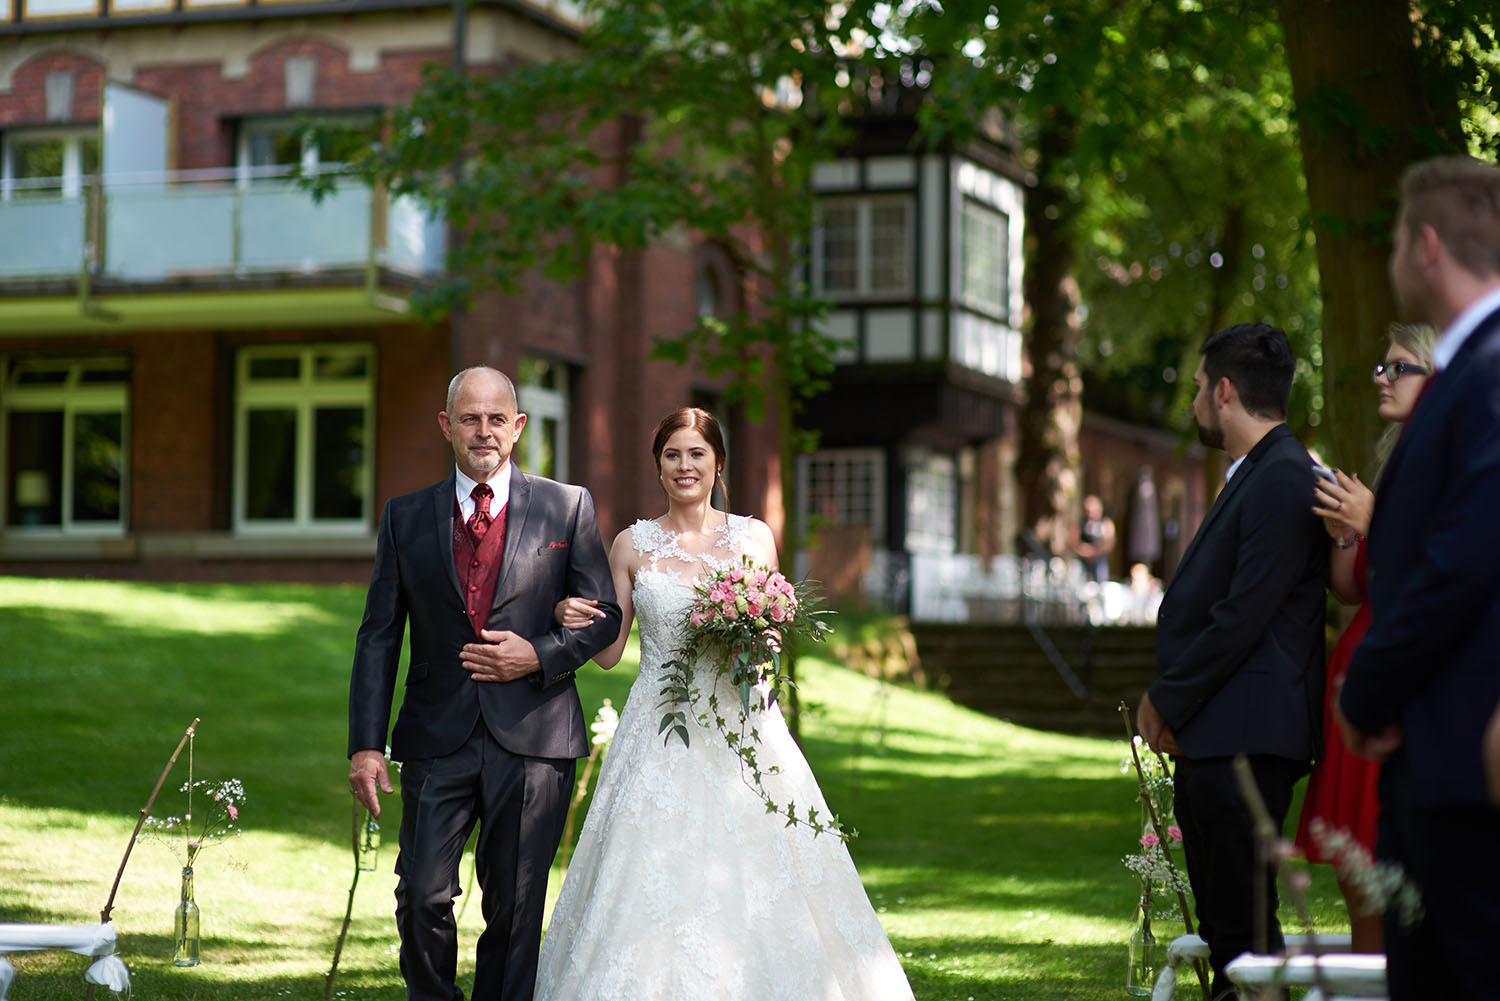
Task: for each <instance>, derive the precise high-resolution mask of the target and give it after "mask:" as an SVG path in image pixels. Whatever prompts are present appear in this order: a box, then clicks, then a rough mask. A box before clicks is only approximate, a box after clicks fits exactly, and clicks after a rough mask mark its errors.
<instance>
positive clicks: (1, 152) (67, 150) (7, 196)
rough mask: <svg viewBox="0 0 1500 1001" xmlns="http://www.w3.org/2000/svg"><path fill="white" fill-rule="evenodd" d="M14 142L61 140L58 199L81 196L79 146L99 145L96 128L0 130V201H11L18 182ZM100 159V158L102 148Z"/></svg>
mask: <svg viewBox="0 0 1500 1001" xmlns="http://www.w3.org/2000/svg"><path fill="white" fill-rule="evenodd" d="M17 139H23V140H29V139H42V140H47V139H52V140H57V139H61V140H62V143H63V165H62V169H63V172H62V177H61V178H60V179H59V180H60V181H61V184H60V186H59V188H60V191H61V196H62V197H63V198H68V199H73V198H78V197H80V196H82V194H83V181H84V178H85V176H86V175H85V174H84V172H83V148H82V145H81V144H82V142H83V141H84V140H86V139H93V140H94V141H95V142H96V143H97V142H98V141H99V127H98V126H97V125H94V126H76V125H73V126H66V127H52V128H36V129H30V128H28V129H5V130H0V201H10V200H11V199H12V198H14V197H15V192H16V185H17V183H18V182H19V181H20V180H21V179H20V178H18V177H16V149H15V143H16V140H17ZM99 155H100V156H103V151H102V148H101V151H100V154H99ZM44 190H45V189H44Z"/></svg>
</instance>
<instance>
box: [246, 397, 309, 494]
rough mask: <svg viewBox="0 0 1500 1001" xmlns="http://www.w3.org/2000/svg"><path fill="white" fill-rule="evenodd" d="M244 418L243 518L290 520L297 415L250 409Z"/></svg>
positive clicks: (295, 463) (295, 467) (291, 411)
mask: <svg viewBox="0 0 1500 1001" xmlns="http://www.w3.org/2000/svg"><path fill="white" fill-rule="evenodd" d="M245 416H246V420H245V424H246V429H247V430H246V435H247V441H246V443H245V452H246V461H245V477H246V483H245V517H247V518H251V519H278V518H279V519H287V520H290V519H291V517H292V514H293V504H294V500H295V496H296V494H295V491H296V481H297V412H296V411H295V410H251V411H250V412H249V413H248V414H246V415H245Z"/></svg>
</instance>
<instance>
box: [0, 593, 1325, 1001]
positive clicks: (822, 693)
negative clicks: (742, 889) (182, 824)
mask: <svg viewBox="0 0 1500 1001" xmlns="http://www.w3.org/2000/svg"><path fill="white" fill-rule="evenodd" d="M362 603H363V589H361V588H353V587H325V586H299V585H260V586H227V585H161V584H121V583H112V582H98V581H60V580H32V579H21V578H0V921H48V922H66V923H88V922H92V921H96V920H98V912H99V909H100V908H101V907H102V906H103V904H104V900H105V897H106V896H107V894H108V892H109V885H110V882H111V880H112V879H113V876H114V872H115V869H116V867H117V865H118V863H119V857H120V854H121V852H122V851H123V849H124V847H125V844H126V841H127V839H128V837H129V834H130V831H131V828H132V826H133V825H134V822H135V818H136V816H137V814H138V813H139V810H140V808H141V806H142V805H143V804H144V802H145V799H146V796H147V795H148V794H149V792H150V789H151V785H152V783H153V782H154V781H155V779H156V776H157V775H158V774H159V772H160V770H161V768H162V766H163V765H164V764H165V762H166V758H167V756H168V755H169V754H170V753H171V750H172V748H173V747H174V746H175V745H176V743H177V741H178V739H179V738H180V737H181V735H182V732H183V730H184V729H185V728H186V726H187V724H188V723H189V722H190V721H191V720H192V719H193V718H194V717H195V716H197V717H201V718H202V723H201V724H200V726H199V731H198V738H197V740H196V742H195V746H194V761H193V765H194V775H195V777H197V778H211V779H218V778H228V777H237V778H240V779H242V780H243V782H244V784H245V788H246V791H247V801H246V803H245V805H244V808H243V810H242V813H241V823H242V825H243V827H244V831H245V833H244V835H243V837H241V838H239V839H237V840H235V841H233V842H231V843H230V844H229V845H227V846H226V847H223V848H214V849H211V850H209V851H206V852H205V854H204V855H203V856H202V857H201V858H200V859H199V861H198V865H197V876H196V887H197V898H198V902H199V904H200V905H201V907H202V909H203V936H204V943H203V958H204V962H203V965H201V966H199V967H197V968H195V969H177V968H175V967H173V966H172V965H171V941H170V928H171V925H170V918H171V913H172V909H173V907H174V905H175V903H176V896H177V873H178V863H177V862H176V861H175V860H174V859H173V857H172V855H171V854H170V853H169V852H168V851H167V850H166V849H164V848H162V847H160V846H158V845H152V844H143V845H139V846H137V848H136V850H135V853H134V854H133V856H132V858H131V861H130V865H129V867H128V869H127V870H126V873H125V879H124V881H123V883H122V885H121V887H120V893H119V896H118V898H117V900H116V905H115V911H114V915H113V920H114V923H115V926H116V928H117V930H118V932H119V934H120V939H121V954H122V956H123V957H124V958H125V960H126V962H127V964H128V965H129V966H130V968H131V976H132V981H133V987H134V996H135V997H137V998H150V999H153V1001H154V999H184V1001H185V999H230V998H233V999H240V998H277V997H295V998H309V999H313V998H321V997H322V996H323V976H324V974H325V973H326V972H327V969H328V966H329V962H330V960H331V957H332V952H333V944H334V939H335V936H336V934H337V931H338V927H339V922H340V920H341V918H342V916H343V912H344V905H345V901H346V899H347V890H348V886H349V877H350V870H351V859H350V853H349V849H348V847H347V846H348V838H349V834H348V831H349V825H350V807H349V803H350V799H349V795H348V791H347V785H346V783H345V772H346V761H345V758H344V744H345V733H344V728H345V707H346V700H347V684H348V669H349V658H350V653H351V650H352V648H353V639H354V630H355V628H356V626H357V624H358V621H359V617H360V611H361V607H362ZM628 657H629V658H633V657H634V651H633V650H632V651H629V652H628ZM633 668H634V662H633V660H629V659H628V660H627V662H626V663H624V664H622V665H621V666H620V667H619V668H617V669H615V670H614V671H611V672H608V673H606V672H603V671H599V670H597V669H593V668H589V669H586V670H585V671H583V672H582V673H581V675H580V677H579V688H580V690H581V692H582V696H583V701H584V706H585V710H586V711H587V712H589V713H592V712H593V711H594V709H595V708H597V706H598V705H599V703H600V701H601V700H602V699H603V698H605V697H609V698H611V699H613V700H614V702H615V704H616V705H617V706H618V705H621V704H623V701H624V698H625V694H626V692H627V690H628V688H629V685H630V682H631V680H632V678H633ZM802 670H803V682H802V697H803V700H804V702H805V703H807V704H808V705H809V711H808V713H807V714H806V718H805V721H804V744H805V747H806V750H807V753H808V757H809V758H810V760H811V761H812V764H813V767H814V769H815V770H816V771H817V773H818V775H819V777H820V779H821V781H822V784H823V789H824V792H825V793H826V794H827V798H828V800H829V802H830V804H831V805H832V806H833V807H834V809H836V810H837V811H838V812H839V813H840V814H841V815H842V817H843V819H844V820H845V821H846V822H848V823H850V824H852V825H853V826H854V827H856V828H857V829H859V831H860V832H861V834H860V837H859V838H858V839H857V840H856V841H855V842H854V843H853V845H852V851H853V854H854V858H855V862H856V863H857V864H858V865H859V867H860V871H861V873H862V874H863V876H864V879H865V885H866V887H867V889H868V890H869V893H870V897H871V900H872V901H873V902H874V903H875V905H876V907H877V908H878V909H879V911H880V916H881V919H882V921H883V922H884V923H885V926H886V929H887V930H888V931H889V933H890V936H891V939H892V942H893V943H894V944H895V946H896V948H897V950H898V951H899V952H900V954H901V956H902V958H903V962H904V963H905V965H906V969H907V973H908V976H909V977H910V979H911V983H912V987H913V989H914V990H915V993H916V996H917V997H918V998H919V999H920V1001H966V999H973V1001H1006V999H1017V1001H1019V999H1022V998H1025V999H1027V1001H1040V999H1062V998H1079V999H1082V998H1115V997H1118V998H1124V997H1125V994H1124V991H1123V989H1122V987H1121V984H1122V982H1123V972H1124V958H1125V956H1124V946H1123V942H1124V941H1125V938H1126V936H1127V935H1128V934H1129V931H1130V919H1131V916H1132V908H1133V905H1134V900H1135V893H1134V888H1133V885H1132V883H1131V879H1130V876H1129V874H1128V873H1127V872H1126V871H1125V869H1124V868H1123V866H1121V865H1120V861H1119V859H1120V856H1121V855H1122V854H1124V853H1125V852H1126V851H1128V850H1129V849H1130V848H1131V847H1132V844H1133V842H1132V839H1133V837H1134V836H1135V834H1136V831H1135V824H1136V820H1137V812H1136V807H1135V805H1134V802H1133V800H1134V785H1133V781H1132V779H1131V778H1130V777H1127V776H1125V775H1123V774H1121V771H1120V759H1121V757H1122V754H1123V753H1124V743H1123V740H1121V741H1102V740H1089V739H1083V738H1070V737H1062V736H1057V735H1053V734H1046V733H1039V732H1035V731H1029V730H1024V729H1021V728H1019V727H1015V726H1012V725H1010V724H1008V723H1004V722H1001V721H998V720H994V719H991V718H989V717H986V716H981V715H979V714H976V713H973V712H970V711H968V710H966V709H963V708H961V707H958V706H955V705H953V704H952V703H950V702H948V701H947V700H946V699H943V698H941V697H939V696H937V695H933V694H931V693H926V692H920V691H914V690H911V689H908V688H903V687H898V686H892V685H887V684H880V683H877V682H875V681H872V680H870V679H868V678H866V677H864V676H863V675H858V674H854V673H852V672H849V671H845V670H842V669H839V668H837V667H835V666H833V665H832V664H829V663H827V662H825V661H820V660H814V659H805V660H804V661H803V669H802ZM186 758H187V755H186V753H184V755H183V759H182V760H181V761H179V763H178V765H177V768H176V769H175V771H174V772H173V774H172V777H171V779H170V780H169V782H168V783H167V785H166V787H165V788H164V791H163V794H162V798H161V800H159V801H158V804H157V807H156V809H155V810H154V811H153V812H154V813H156V814H158V815H165V814H168V813H181V812H182V802H181V798H180V797H179V796H178V795H177V793H176V789H177V788H178V787H179V786H180V785H181V783H182V781H183V780H184V779H185V778H186V774H187V770H186V769H187V760H186ZM386 802H387V807H386V809H387V812H386V815H385V818H384V821H383V825H382V826H383V827H384V829H385V832H386V835H387V846H386V849H385V850H384V851H383V852H382V854H381V860H380V869H379V871H377V872H374V873H366V874H365V875H364V877H363V878H362V879H361V881H360V885H359V890H358V893H357V895H356V902H355V914H354V923H353V925H352V928H351V931H350V938H349V942H348V944H347V946H346V948H345V952H344V956H343V960H342V962H341V965H340V976H339V981H338V994H337V996H339V997H343V998H351V999H352V998H370V999H389V1001H396V999H399V998H403V997H404V996H405V995H404V990H403V989H402V986H401V980H400V976H399V974H398V972H397V969H396V959H395V954H394V950H395V945H396V938H395V928H394V923H393V919H392V916H391V915H392V909H393V901H392V895H391V891H392V888H393V886H394V882H395V880H394V876H393V875H392V874H391V864H392V863H393V862H394V845H393V844H392V842H393V841H394V832H395V829H396V824H397V814H398V812H399V804H398V802H397V801H396V798H395V797H387V801H386ZM555 875H556V874H554V877H555ZM551 889H552V893H553V894H554V895H555V894H556V891H557V880H556V878H554V880H553V885H552V888H551ZM1312 896H1313V898H1314V910H1315V916H1316V919H1317V922H1318V927H1319V930H1321V931H1336V930H1347V922H1345V921H1344V919H1343V916H1342V907H1341V905H1340V903H1339V900H1338V894H1337V890H1336V889H1335V888H1334V886H1333V882H1332V879H1331V878H1329V875H1328V873H1327V872H1326V871H1324V870H1321V869H1320V870H1319V871H1317V872H1316V873H1315V881H1314V885H1313V892H1312ZM467 904H468V901H467V898H465V899H461V900H460V905H459V906H460V907H461V908H464V909H463V911H462V913H461V917H460V931H461V936H462V941H461V944H460V981H461V983H463V982H464V981H465V977H471V976H472V969H473V963H472V950H473V946H474V940H475V938H476V936H477V934H478V931H479V924H480V919H479V914H478V907H477V905H474V906H467ZM1284 919H1285V916H1284ZM14 962H15V965H16V968H17V970H18V977H17V980H16V983H15V985H14V986H13V987H12V989H11V998H12V999H13V1001H36V999H53V998H81V997H82V996H83V987H82V984H81V980H80V977H81V972H82V970H83V967H84V965H85V961H84V960H82V959H81V958H79V957H76V956H72V955H69V954H59V953H42V954H35V955H23V956H18V957H15V958H14ZM1188 980H1189V982H1191V978H1188ZM103 996H104V994H103V993H101V994H100V995H99V997H103ZM1195 996H1197V992H1196V988H1195V985H1192V986H1191V987H1190V984H1184V985H1180V986H1179V989H1178V997H1179V998H1189V997H1195Z"/></svg>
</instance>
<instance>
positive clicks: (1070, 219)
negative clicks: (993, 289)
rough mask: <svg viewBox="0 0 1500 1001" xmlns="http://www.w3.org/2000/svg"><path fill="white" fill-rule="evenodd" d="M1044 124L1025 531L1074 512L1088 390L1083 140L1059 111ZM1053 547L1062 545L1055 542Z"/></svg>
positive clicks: (1022, 470) (1033, 198) (1034, 198)
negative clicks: (1075, 169)
mask: <svg viewBox="0 0 1500 1001" xmlns="http://www.w3.org/2000/svg"><path fill="white" fill-rule="evenodd" d="M1048 112H1050V113H1045V114H1043V115H1042V116H1041V124H1040V131H1039V133H1038V135H1037V145H1036V150H1037V155H1038V161H1037V170H1036V174H1037V181H1036V184H1035V185H1034V186H1033V187H1032V188H1031V189H1030V190H1028V191H1027V193H1026V207H1025V214H1026V233H1027V242H1028V247H1029V255H1028V259H1027V262H1026V303H1027V306H1028V308H1029V309H1030V311H1031V330H1030V337H1029V339H1028V341H1027V353H1028V355H1029V357H1030V360H1031V372H1030V374H1029V375H1028V377H1027V380H1026V402H1025V403H1024V404H1023V406H1022V407H1021V414H1020V422H1019V423H1020V428H1019V431H1020V435H1019V446H1018V452H1017V456H1016V480H1017V483H1018V486H1019V488H1020V493H1021V504H1022V510H1023V511H1024V512H1025V527H1026V528H1031V527H1032V526H1034V525H1035V524H1036V523H1037V521H1038V520H1040V519H1043V518H1051V519H1053V524H1054V525H1060V524H1061V523H1062V522H1063V521H1064V520H1067V519H1059V518H1058V517H1057V516H1058V515H1059V514H1068V518H1069V519H1070V518H1071V512H1072V510H1073V508H1074V507H1075V506H1076V505H1075V504H1074V503H1073V501H1074V500H1075V499H1076V498H1077V496H1078V490H1079V483H1078V474H1077V470H1078V468H1079V461H1080V459H1079V446H1078V428H1079V423H1080V421H1081V418H1082V412H1083V404H1082V394H1083V384H1082V379H1081V377H1080V376H1079V372H1078V362H1077V355H1078V338H1079V333H1080V330H1079V323H1078V301H1079V300H1078V282H1077V279H1076V278H1075V276H1074V274H1073V262H1074V241H1075V239H1076V235H1077V223H1078V209H1079V205H1078V202H1077V201H1076V186H1075V185H1074V184H1073V183H1071V182H1070V180H1069V174H1070V170H1071V167H1070V165H1071V163H1072V154H1073V149H1074V144H1075V143H1076V141H1077V137H1078V123H1077V119H1076V118H1075V117H1074V115H1073V113H1072V112H1070V111H1068V110H1066V109H1063V108H1061V107H1057V106H1054V107H1052V108H1050V109H1048ZM1054 541H1058V540H1056V539H1055V537H1054Z"/></svg>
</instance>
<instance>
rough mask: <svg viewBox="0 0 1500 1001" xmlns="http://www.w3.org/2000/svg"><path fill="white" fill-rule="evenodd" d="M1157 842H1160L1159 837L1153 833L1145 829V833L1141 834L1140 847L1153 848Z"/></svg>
mask: <svg viewBox="0 0 1500 1001" xmlns="http://www.w3.org/2000/svg"><path fill="white" fill-rule="evenodd" d="M1159 844H1161V838H1158V837H1157V836H1156V835H1155V834H1152V833H1151V832H1150V831H1147V832H1146V833H1145V834H1142V835H1141V847H1142V848H1155V847H1156V846H1157V845H1159Z"/></svg>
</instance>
